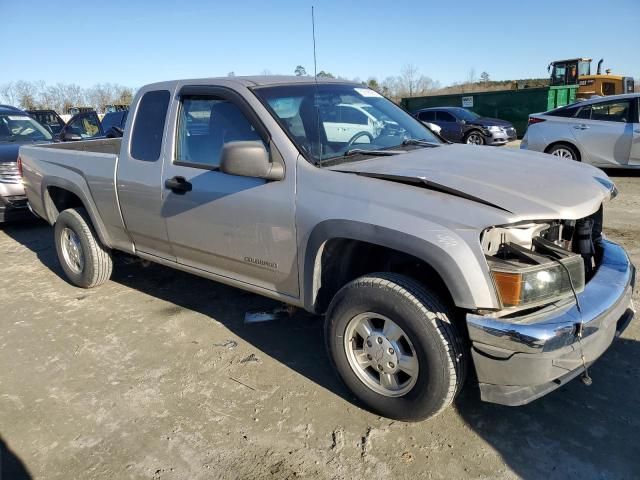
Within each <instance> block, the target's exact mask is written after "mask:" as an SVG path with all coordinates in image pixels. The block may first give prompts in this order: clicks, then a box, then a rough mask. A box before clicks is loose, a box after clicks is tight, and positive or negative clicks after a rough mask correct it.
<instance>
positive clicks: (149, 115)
mask: <svg viewBox="0 0 640 480" xmlns="http://www.w3.org/2000/svg"><path fill="white" fill-rule="evenodd" d="M169 99H170V94H169V91H168V90H153V91H151V92H147V93H145V94H144V95H143V96H142V99H141V100H140V104H139V105H138V110H137V112H136V116H135V120H134V123H133V132H132V134H131V156H132V157H133V158H135V159H136V160H144V161H146V162H155V161H156V160H158V159H159V158H160V150H161V148H162V134H163V132H164V124H165V120H166V118H167V109H168V108H169Z"/></svg>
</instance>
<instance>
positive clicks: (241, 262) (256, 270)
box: [162, 87, 299, 297]
mask: <svg viewBox="0 0 640 480" xmlns="http://www.w3.org/2000/svg"><path fill="white" fill-rule="evenodd" d="M203 88H204V90H203V91H202V92H200V90H199V89H198V87H185V89H186V90H185V89H183V91H182V92H181V96H180V108H179V111H178V112H177V115H178V119H177V122H176V124H177V128H176V130H177V131H176V133H175V143H176V145H175V148H174V153H173V158H172V159H167V160H166V162H165V166H164V170H163V173H162V175H163V178H162V184H163V185H164V186H165V187H164V189H163V202H162V216H163V217H164V218H165V221H166V225H167V232H168V235H169V241H170V243H171V248H172V250H173V252H174V254H175V256H176V258H177V261H178V263H181V264H184V265H188V266H189V267H192V268H196V269H199V270H202V271H206V272H210V273H212V274H215V275H218V276H221V277H226V278H229V279H233V280H236V281H240V282H243V283H246V284H250V285H253V286H256V287H259V288H263V289H266V290H270V291H275V292H279V293H284V294H287V295H291V296H294V297H297V296H298V294H299V290H298V269H297V254H296V251H297V247H296V231H295V183H294V182H295V172H294V169H295V166H294V165H290V166H288V168H289V170H288V171H287V174H286V176H285V178H284V179H283V180H280V181H268V180H264V179H261V178H253V177H244V176H235V175H228V174H226V173H223V172H221V171H220V169H219V164H220V154H221V151H222V148H223V146H224V145H225V144H226V143H228V142H234V141H244V140H249V141H262V142H263V143H265V146H266V147H267V148H268V149H269V150H270V154H271V155H272V157H273V156H274V155H279V154H278V153H277V150H276V149H275V146H274V145H273V144H269V143H268V134H267V133H265V132H266V130H265V129H264V127H263V126H261V124H260V123H259V120H257V117H252V116H251V112H252V111H251V109H250V107H248V106H246V104H245V103H244V100H242V99H241V98H238V97H239V96H238V97H236V95H237V94H232V93H230V92H229V91H228V90H226V89H222V88H212V87H208V88H205V87H203ZM190 89H193V90H190ZM175 182H180V183H181V184H182V185H188V187H187V188H188V190H184V191H181V190H179V189H176V188H172V186H171V185H172V184H174V183H175Z"/></svg>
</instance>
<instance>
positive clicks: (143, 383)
mask: <svg viewBox="0 0 640 480" xmlns="http://www.w3.org/2000/svg"><path fill="white" fill-rule="evenodd" d="M625 175H627V174H625ZM625 175H623V176H618V175H616V178H615V180H616V182H617V183H618V186H619V189H620V192H621V194H620V196H619V197H618V199H616V200H615V201H614V202H613V203H612V204H611V205H610V207H609V208H608V210H607V211H606V226H607V228H606V233H607V235H609V236H610V237H611V238H612V239H614V240H616V241H620V242H622V243H623V244H624V245H625V246H626V247H627V248H628V250H629V252H630V254H631V256H632V258H633V261H634V263H635V264H636V265H639V264H640V241H639V240H640V222H639V221H638V213H639V212H640V178H639V177H636V176H625ZM0 260H1V263H0V265H1V266H0V272H1V273H0V305H2V313H0V318H1V323H0V325H1V329H0V367H1V370H0V448H2V456H3V458H2V467H1V470H2V471H3V472H4V475H3V474H2V473H0V480H9V479H12V480H13V479H21V478H38V479H65V480H66V479H72V478H74V479H75V478H82V479H97V478H99V479H128V478H145V479H205V478H216V479H217V478H221V479H235V478H243V479H253V478H274V479H276V478H277V479H281V478H299V477H305V478H314V479H315V478H318V479H325V478H327V479H352V478H366V479H367V480H374V479H385V478H394V479H403V478H411V479H414V478H446V479H466V478H482V479H484V478H487V479H488V478H492V479H494V478H497V479H510V478H525V479H538V478H545V479H567V478H569V479H571V478H575V479H589V478H598V479H614V478H615V479H618V478H627V479H636V478H640V461H639V460H638V459H639V458H640V445H638V438H640V437H639V435H640V433H639V432H640V322H639V321H637V320H636V321H634V322H633V323H632V324H631V326H630V327H629V328H628V329H627V331H626V332H625V333H624V335H623V337H622V338H621V339H619V340H617V341H616V342H615V343H614V345H613V346H612V347H611V348H610V350H609V351H607V352H606V353H605V355H604V356H603V357H602V358H601V359H600V361H599V362H597V363H596V364H595V365H594V367H593V368H592V369H591V376H592V377H593V380H594V382H593V385H592V386H591V387H589V388H588V387H585V386H584V385H582V384H581V383H580V382H579V381H573V382H571V383H570V384H568V385H567V386H565V387H563V388H561V389H559V390H557V391H555V392H553V393H552V394H550V395H548V396H547V397H545V398H543V399H541V400H538V401H536V402H534V403H533V404H530V405H528V406H525V407H519V408H509V407H502V406H497V405H489V404H484V403H481V402H480V401H479V400H478V394H477V392H476V390H475V389H474V388H473V385H467V387H466V388H465V390H464V391H463V393H462V395H461V396H460V398H459V399H458V401H457V402H456V405H455V407H454V408H451V409H449V410H448V411H446V412H445V413H444V414H443V415H441V416H439V417H437V418H435V419H432V420H429V421H426V422H422V423H415V424H406V423H401V422H394V421H391V420H388V419H385V418H380V417H378V416H375V415H372V414H370V413H368V412H367V411H364V410H362V409H361V408H360V407H359V406H358V405H357V403H356V402H355V401H354V400H353V399H352V398H351V397H350V395H349V393H348V392H347V391H346V390H345V389H344V387H342V386H341V384H339V383H338V381H337V380H336V378H335V377H334V375H333V374H332V372H331V370H330V368H329V366H328V362H327V358H326V355H325V351H324V346H323V341H322V321H321V319H319V318H315V317H312V316H309V315H306V314H303V313H298V314H296V315H294V316H293V317H292V318H289V319H286V320H279V321H275V322H269V323H261V324H244V323H243V315H244V312H245V311H246V310H247V309H250V308H260V307H269V306H271V305H273V304H272V303H271V302H270V301H268V300H265V299H262V298H260V297H257V296H255V295H251V294H247V293H244V292H242V291H239V290H235V289H232V288H229V287H225V286H223V285H219V284H216V283H214V282H211V281H208V280H204V279H200V278H197V277H193V276H190V275H187V274H183V273H180V272H177V271H174V270H171V269H168V268H164V267H161V266H157V265H145V264H144V263H142V262H132V261H124V260H120V261H119V262H118V265H117V267H116V269H115V272H114V275H113V278H112V280H111V281H110V282H108V283H107V284H106V285H104V286H102V287H100V288H98V289H95V290H81V289H78V288H74V287H72V286H71V285H69V284H68V283H67V282H66V281H65V280H64V279H63V278H62V276H61V275H62V272H61V270H60V268H59V266H58V265H57V262H56V259H55V249H54V247H53V241H52V230H51V229H50V228H49V227H48V226H46V225H42V224H30V225H9V226H3V227H0ZM635 299H636V302H637V301H638V300H639V299H638V293H637V292H636V294H635Z"/></svg>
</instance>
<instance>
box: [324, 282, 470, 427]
mask: <svg viewBox="0 0 640 480" xmlns="http://www.w3.org/2000/svg"><path fill="white" fill-rule="evenodd" d="M451 319H452V316H451V313H450V311H449V309H448V308H447V307H446V306H445V305H444V304H443V303H442V302H441V301H440V300H439V299H438V298H437V297H436V296H435V295H434V294H433V293H431V292H430V291H428V290H427V289H425V288H424V287H423V286H422V285H420V284H419V283H417V282H415V281H414V280H412V279H410V278H407V277H404V276H402V275H396V274H389V273H378V274H372V275H367V276H364V277H361V278H358V279H356V280H354V281H352V282H350V283H349V284H347V285H346V286H345V287H343V288H342V289H341V290H340V291H339V292H338V293H337V294H336V296H335V297H334V299H333V301H332V302H331V305H330V307H329V311H328V312H327V317H326V323H325V335H326V342H327V349H328V351H329V356H330V358H331V360H332V362H333V365H334V366H335V368H336V370H337V372H338V374H339V375H340V377H341V378H342V380H343V381H344V383H345V384H346V385H347V387H348V388H349V389H350V390H351V391H352V392H353V393H354V394H355V395H356V396H357V397H358V399H359V400H360V401H362V402H363V403H364V404H365V405H366V406H367V407H368V408H369V409H371V410H373V411H375V412H376V413H379V414H381V415H384V416H386V417H389V418H394V419H398V420H407V421H417V420H423V419H425V418H429V417H432V416H434V415H437V414H438V413H440V412H441V411H443V410H444V409H445V408H446V407H448V406H449V405H450V404H451V403H452V402H453V399H454V398H455V396H456V395H457V393H458V392H459V391H460V389H461V387H462V384H463V382H464V376H465V373H466V362H467V354H466V353H465V351H464V347H463V342H462V338H461V337H460V334H459V333H458V332H457V330H456V328H455V326H454V325H453V323H452V321H451Z"/></svg>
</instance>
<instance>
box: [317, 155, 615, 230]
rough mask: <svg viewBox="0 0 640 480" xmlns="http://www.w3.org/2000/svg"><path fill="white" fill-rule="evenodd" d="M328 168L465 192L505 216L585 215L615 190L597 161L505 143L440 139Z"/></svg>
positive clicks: (466, 196)
mask: <svg viewBox="0 0 640 480" xmlns="http://www.w3.org/2000/svg"><path fill="white" fill-rule="evenodd" d="M329 168H330V169H331V170H335V171H342V172H349V173H356V174H359V175H362V176H367V177H374V178H378V179H381V180H386V181H393V182H399V183H405V184H408V185H412V186H414V187H416V188H426V189H428V190H433V191H437V192H440V193H444V194H448V195H452V196H455V197H459V198H463V199H465V200H467V201H470V202H474V203H476V204H482V205H485V206H487V207H489V208H496V209H500V210H502V211H505V212H508V213H510V214H512V215H509V221H518V220H533V219H578V218H582V217H586V216H588V215H590V214H592V213H593V212H595V211H596V210H597V209H598V208H599V206H600V204H601V203H602V202H603V201H604V200H607V199H608V198H610V197H611V195H612V193H613V192H614V191H615V186H614V184H613V183H612V182H611V181H610V180H609V178H608V177H607V175H606V174H605V173H604V172H602V171H601V170H599V169H597V168H595V167H592V166H590V165H585V164H582V163H579V162H575V161H567V160H563V159H560V158H558V157H554V156H551V155H547V154H543V153H537V152H530V151H526V150H519V149H511V148H506V147H505V148H494V147H484V146H470V145H455V144H453V145H443V146H440V147H433V148H421V149H417V150H413V151H410V152H407V153H402V154H398V155H394V156H387V157H376V158H369V159H365V160H361V161H354V162H350V163H343V164H340V165H335V166H332V167H329Z"/></svg>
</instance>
